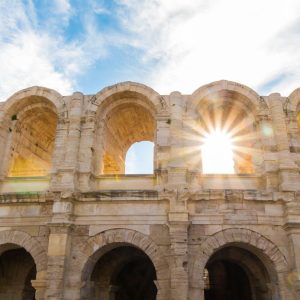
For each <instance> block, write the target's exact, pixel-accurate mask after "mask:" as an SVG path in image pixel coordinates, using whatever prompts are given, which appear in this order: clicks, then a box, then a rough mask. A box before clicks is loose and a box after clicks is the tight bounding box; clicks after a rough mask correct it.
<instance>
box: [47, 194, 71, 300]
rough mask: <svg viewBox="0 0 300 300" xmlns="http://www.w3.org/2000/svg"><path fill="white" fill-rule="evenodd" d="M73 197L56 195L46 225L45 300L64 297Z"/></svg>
mask: <svg viewBox="0 0 300 300" xmlns="http://www.w3.org/2000/svg"><path fill="white" fill-rule="evenodd" d="M73 197H74V195H73V194H72V193H68V192H65V193H62V194H61V195H60V194H57V195H56V200H55V201H54V204H53V217H52V222H51V223H50V224H49V225H48V226H49V227H50V235H49V243H48V268H47V282H48V286H47V292H46V299H47V300H62V299H63V296H64V295H63V293H64V284H65V273H66V269H67V261H68V258H69V257H70V252H71V231H72V224H71V219H72V214H73V200H74V199H73Z"/></svg>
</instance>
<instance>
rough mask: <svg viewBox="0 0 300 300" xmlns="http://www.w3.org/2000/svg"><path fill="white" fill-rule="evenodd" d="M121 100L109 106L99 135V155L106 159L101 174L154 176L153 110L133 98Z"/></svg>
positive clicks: (103, 159)
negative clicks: (151, 174) (147, 174)
mask: <svg viewBox="0 0 300 300" xmlns="http://www.w3.org/2000/svg"><path fill="white" fill-rule="evenodd" d="M120 97H121V99H115V98H114V102H113V104H111V105H109V106H108V108H107V112H106V113H105V115H104V118H103V119H102V120H103V123H102V124H103V125H102V129H101V133H100V132H99V134H98V141H99V142H98V143H97V145H96V147H100V148H101V149H99V150H97V151H96V153H100V156H101V157H102V160H100V162H99V163H100V164H101V168H100V169H101V170H100V174H133V173H140V174H146V173H153V160H154V159H153V142H154V141H155V134H156V122H155V118H154V116H153V110H151V109H150V108H148V107H147V105H145V104H144V102H143V101H141V100H139V99H136V98H134V97H133V96H132V97H133V98H131V97H130V94H126V98H125V99H123V98H122V96H120ZM130 100H132V101H130ZM150 144H152V146H149V145H150ZM147 145H148V146H147ZM131 147H132V148H133V149H131ZM151 148H152V149H151ZM127 153H128V154H127ZM126 156H127V157H126ZM126 159H127V161H128V162H127V166H126V163H125V161H126Z"/></svg>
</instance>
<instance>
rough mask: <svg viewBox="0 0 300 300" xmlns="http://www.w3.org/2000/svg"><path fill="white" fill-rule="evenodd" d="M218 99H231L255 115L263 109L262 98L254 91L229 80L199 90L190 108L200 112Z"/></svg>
mask: <svg viewBox="0 0 300 300" xmlns="http://www.w3.org/2000/svg"><path fill="white" fill-rule="evenodd" d="M218 98H226V99H231V101H234V104H235V105H238V106H240V107H241V108H243V109H244V110H245V111H248V112H249V113H250V112H251V113H252V114H254V115H255V114H256V113H258V111H259V110H260V107H261V100H260V96H259V95H258V94H257V93H256V92H255V91H254V90H252V89H251V88H249V87H247V86H245V85H243V84H240V83H237V82H233V81H227V80H220V81H215V82H212V83H209V84H206V85H204V86H202V87H200V88H198V89H197V90H196V91H194V92H193V94H192V96H191V101H190V103H189V107H190V109H191V110H198V109H199V107H202V106H206V105H209V102H210V101H214V100H217V99H218Z"/></svg>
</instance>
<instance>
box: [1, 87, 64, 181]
mask: <svg viewBox="0 0 300 300" xmlns="http://www.w3.org/2000/svg"><path fill="white" fill-rule="evenodd" d="M65 109H66V108H65V105H64V103H63V100H62V96H61V95H60V94H59V93H58V92H56V91H54V90H50V89H47V88H44V87H38V86H36V87H30V88H28V89H24V90H21V91H19V92H17V93H15V94H14V95H12V96H11V97H10V98H9V99H8V100H7V101H6V102H5V103H4V105H3V108H2V111H3V114H2V122H1V125H0V130H2V131H3V134H2V139H3V142H4V144H5V145H6V146H5V147H3V148H2V149H0V152H2V153H0V157H2V158H3V159H2V162H1V174H2V176H28V175H35V176H44V175H46V174H48V171H49V169H50V166H51V160H52V155H53V149H54V143H55V138H56V128H57V123H58V119H59V116H60V114H61V113H62V112H63V111H64V110H65ZM30 132H34V134H31V133H30ZM25 136H26V137H25ZM0 139H1V138H0ZM26 139H27V140H28V141H30V146H26V145H27V144H26V143H25V142H23V140H26ZM0 142H1V141H0ZM36 143H37V144H38V145H39V146H38V147H37V148H36V149H35V146H34V144H36ZM28 145H29V144H28ZM20 147H23V148H26V147H27V149H26V151H24V152H23V150H24V149H23V150H22V151H19V148H20ZM22 152H23V154H21V153H22ZM26 153H30V155H28V154H26ZM16 168H17V169H18V170H21V172H19V171H16V170H14V171H12V170H13V169H16ZM33 170H34V171H33Z"/></svg>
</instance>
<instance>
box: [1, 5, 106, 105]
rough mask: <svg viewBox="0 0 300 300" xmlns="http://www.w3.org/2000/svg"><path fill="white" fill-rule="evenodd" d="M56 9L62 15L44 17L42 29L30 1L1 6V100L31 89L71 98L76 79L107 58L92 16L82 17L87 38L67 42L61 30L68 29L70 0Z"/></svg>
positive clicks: (103, 43) (104, 46) (102, 40)
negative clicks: (36, 88) (66, 26)
mask: <svg viewBox="0 0 300 300" xmlns="http://www.w3.org/2000/svg"><path fill="white" fill-rule="evenodd" d="M54 4H55V5H56V6H55V7H56V10H57V11H56V12H55V13H58V15H57V14H54V15H52V16H48V18H49V19H48V20H47V17H46V16H45V17H44V20H43V21H44V23H45V25H44V26H41V24H40V22H41V21H40V20H38V19H37V12H36V8H35V7H34V5H33V3H32V2H31V1H27V2H26V3H25V4H24V3H22V2H20V1H13V0H12V1H8V0H6V1H2V2H0V64H1V68H0V101H3V100H5V99H6V98H8V97H9V96H10V95H12V94H13V93H14V92H16V91H18V90H20V89H22V88H26V87H28V86H33V85H42V86H46V87H48V88H53V89H56V90H58V91H59V92H60V93H62V94H69V93H71V92H72V91H73V90H74V86H75V80H76V76H77V75H78V74H81V73H83V72H84V71H85V70H86V69H87V68H88V67H89V66H90V65H91V64H92V63H93V62H94V61H95V60H97V59H99V58H100V57H103V56H105V55H106V44H105V39H104V37H103V35H102V34H101V33H100V32H99V31H97V30H96V26H94V24H93V22H94V19H93V13H91V16H86V17H85V18H84V22H83V24H82V25H83V29H84V32H83V34H82V35H81V36H78V37H76V38H75V39H73V40H71V41H66V40H65V37H64V33H63V30H62V28H61V27H62V26H63V25H65V24H67V22H68V20H69V18H70V16H71V14H72V11H71V7H70V4H69V2H68V1H66V0H65V1H62V0H60V1H59V0H56V1H55V3H54ZM60 15H62V16H60Z"/></svg>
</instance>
